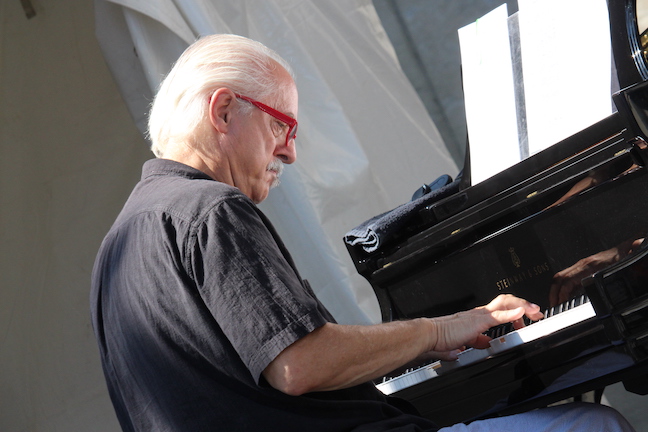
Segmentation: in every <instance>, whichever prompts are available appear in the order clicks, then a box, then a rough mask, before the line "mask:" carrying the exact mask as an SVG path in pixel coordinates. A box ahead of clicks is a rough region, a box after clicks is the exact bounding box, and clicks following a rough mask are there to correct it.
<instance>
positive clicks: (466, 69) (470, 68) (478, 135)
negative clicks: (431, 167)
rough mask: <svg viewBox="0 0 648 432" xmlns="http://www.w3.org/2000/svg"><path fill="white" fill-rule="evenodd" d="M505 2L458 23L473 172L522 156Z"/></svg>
mask: <svg viewBox="0 0 648 432" xmlns="http://www.w3.org/2000/svg"><path fill="white" fill-rule="evenodd" d="M507 19H508V12H507V9H506V4H503V5H502V6H500V7H498V8H497V9H495V10H493V11H492V12H490V13H488V14H487V15H484V16H483V17H482V18H480V19H478V20H477V21H476V22H474V23H472V24H469V25H467V26H465V27H463V28H461V29H459V44H460V46H461V63H462V72H463V85H464V95H465V102H466V119H467V125H468V135H469V137H470V160H471V178H472V182H473V184H475V183H478V182H480V181H482V180H484V179H487V178H488V177H491V176H492V175H494V174H497V173H498V172H500V171H502V170H504V169H506V168H508V167H510V166H511V165H513V164H515V163H517V162H519V161H520V150H519V140H518V128H517V119H516V106H515V92H514V90H513V89H514V84H513V68H512V64H511V49H510V45H509V33H508V24H507Z"/></svg>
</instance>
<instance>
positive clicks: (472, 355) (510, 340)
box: [376, 295, 596, 395]
mask: <svg viewBox="0 0 648 432" xmlns="http://www.w3.org/2000/svg"><path fill="white" fill-rule="evenodd" d="M544 315H545V318H544V319H542V320H540V321H537V322H535V323H532V324H530V325H528V326H526V327H523V328H521V329H519V330H515V331H511V332H509V333H506V334H503V335H497V337H494V338H493V339H492V340H491V341H490V347H488V348H486V349H474V348H468V349H466V350H464V351H462V352H460V353H459V356H458V358H457V360H454V361H436V362H434V363H430V364H426V365H424V366H420V367H418V368H413V369H408V370H407V371H406V372H405V373H403V374H401V375H399V376H397V377H385V378H383V381H382V382H381V383H379V384H377V385H376V387H377V388H378V390H380V391H381V392H383V393H384V394H386V395H390V394H392V393H395V392H397V391H400V390H403V389H405V388H408V387H411V386H413V385H416V384H418V383H420V382H423V381H426V380H429V379H432V378H435V377H437V376H439V375H441V374H443V373H445V372H448V371H451V370H454V369H457V368H461V367H463V366H467V365H469V364H472V363H475V362H477V361H480V360H483V359H486V358H488V357H491V356H493V355H496V354H498V353H502V352H505V351H507V350H510V349H512V348H514V347H516V346H519V345H522V344H525V343H528V342H531V341H533V340H536V339H539V338H541V337H543V336H546V335H549V334H551V333H554V332H556V331H558V330H560V329H563V328H566V327H569V326H571V325H574V324H577V323H579V322H582V321H585V320H586V319H588V318H592V317H594V316H596V312H595V311H594V308H593V307H592V303H590V301H589V299H588V298H587V296H585V295H583V296H581V297H578V298H576V299H573V300H571V301H569V302H566V303H563V304H561V305H559V306H556V307H553V308H550V309H548V310H546V311H545V313H544ZM502 328H503V327H497V328H496V331H500V334H501V329H502ZM509 328H511V327H509Z"/></svg>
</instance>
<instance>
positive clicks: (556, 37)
mask: <svg viewBox="0 0 648 432" xmlns="http://www.w3.org/2000/svg"><path fill="white" fill-rule="evenodd" d="M518 7H519V18H520V39H521V46H522V66H523V70H524V93H525V100H526V114H527V130H528V139H529V152H530V154H531V155H533V154H535V153H537V152H539V151H541V150H543V149H545V148H546V147H548V146H550V145H552V144H555V143H557V142H559V141H561V140H562V139H565V138H567V137H569V136H570V135H573V134H574V133H576V132H578V131H580V130H582V129H584V128H586V127H588V126H590V125H592V124H594V123H595V122H597V121H599V120H601V119H603V118H605V117H607V116H608V115H610V114H612V102H611V99H610V94H611V69H612V68H611V55H612V54H611V46H610V41H611V38H610V30H609V18H608V12H607V4H606V1H605V0H518Z"/></svg>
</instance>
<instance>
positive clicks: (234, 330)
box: [190, 197, 329, 383]
mask: <svg viewBox="0 0 648 432" xmlns="http://www.w3.org/2000/svg"><path fill="white" fill-rule="evenodd" d="M267 223H269V222H266V221H265V220H264V218H262V217H261V215H260V210H258V209H257V207H256V206H255V205H254V204H253V203H252V202H250V201H249V200H247V199H246V198H243V197H241V198H236V199H228V200H225V201H223V202H220V203H218V204H217V205H216V206H215V207H214V208H213V210H212V211H210V212H209V213H208V214H207V215H206V217H205V218H204V220H203V221H202V223H200V224H199V225H197V227H196V232H195V236H193V237H194V238H195V244H194V245H193V246H192V247H190V250H192V251H193V253H192V259H191V263H190V265H191V268H192V271H193V274H194V278H195V280H196V283H197V286H198V290H199V292H200V295H201V296H202V298H203V301H204V302H205V304H206V305H207V307H208V308H209V310H210V312H211V314H212V316H213V317H214V319H215V320H216V322H217V323H218V325H219V326H220V328H221V329H222V331H223V333H224V334H225V335H226V336H227V338H228V339H229V342H230V343H231V344H232V346H233V347H234V349H235V350H236V351H237V353H238V355H239V356H240V357H241V360H242V361H243V362H244V363H245V364H246V366H247V368H248V369H249V371H250V373H251V374H252V376H253V378H254V379H255V380H256V382H257V383H258V382H259V379H260V376H261V373H262V372H263V370H264V369H265V368H266V367H267V365H268V364H269V363H270V362H271V361H272V360H273V359H274V358H275V357H276V356H277V355H278V354H279V353H281V351H283V350H284V349H285V348H287V347H288V346H289V345H291V344H292V343H293V342H295V341H297V340H298V339H299V338H301V337H303V336H305V335H307V334H308V333H310V332H312V331H313V330H315V329H316V328H318V327H320V326H322V325H324V324H325V323H326V322H328V321H329V319H327V317H326V316H325V315H324V314H323V313H322V312H323V311H322V309H321V304H320V303H319V301H318V300H317V299H316V298H315V297H314V296H313V295H312V294H311V292H310V290H307V289H306V288H305V287H304V285H303V281H302V280H301V278H300V277H299V275H298V273H297V272H296V270H295V269H294V268H293V266H292V265H291V263H292V260H291V258H290V257H289V256H288V255H287V252H286V251H285V250H284V248H283V246H282V243H281V241H280V240H279V239H278V238H275V236H274V235H273V233H274V229H272V228H271V227H269V226H268V225H267Z"/></svg>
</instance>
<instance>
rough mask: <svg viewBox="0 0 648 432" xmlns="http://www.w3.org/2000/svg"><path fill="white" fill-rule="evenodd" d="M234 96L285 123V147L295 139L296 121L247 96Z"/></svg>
mask: <svg viewBox="0 0 648 432" xmlns="http://www.w3.org/2000/svg"><path fill="white" fill-rule="evenodd" d="M234 95H235V96H236V97H237V98H239V99H242V100H244V101H246V102H249V103H251V104H252V105H254V106H255V107H257V108H259V109H260V110H261V111H263V112H264V113H266V114H269V115H271V116H272V117H274V118H276V119H277V120H279V121H280V122H282V123H285V124H286V125H288V133H287V134H286V145H288V142H289V141H290V140H291V139H292V140H294V139H295V138H297V120H295V119H294V118H292V117H290V116H289V115H286V114H284V113H282V112H281V111H277V110H276V109H274V108H271V107H269V106H268V105H266V104H264V103H261V102H259V101H257V100H254V99H252V98H249V97H247V96H243V95H240V94H237V93H234Z"/></svg>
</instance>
